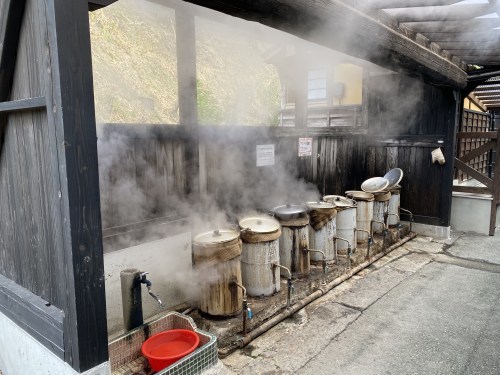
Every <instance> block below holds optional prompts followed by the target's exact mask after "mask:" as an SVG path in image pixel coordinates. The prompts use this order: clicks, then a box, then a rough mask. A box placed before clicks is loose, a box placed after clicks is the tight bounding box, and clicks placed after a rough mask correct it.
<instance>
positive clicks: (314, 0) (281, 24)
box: [188, 0, 466, 88]
mask: <svg viewBox="0 0 500 375" xmlns="http://www.w3.org/2000/svg"><path fill="white" fill-rule="evenodd" d="M188 2H190V3H193V4H197V5H200V6H203V7H206V8H210V9H214V10H216V11H220V12H223V13H226V14H229V15H232V16H236V17H240V18H243V19H246V20H249V21H256V22H260V23H262V24H264V25H267V26H270V27H273V28H276V29H279V30H282V31H285V32H287V33H290V34H293V35H296V36H298V37H299V38H302V39H305V40H308V41H311V42H314V43H317V44H321V45H323V46H326V47H328V48H332V49H334V50H337V51H339V52H343V53H346V54H348V55H350V56H354V57H357V58H361V59H364V60H367V61H370V62H372V63H375V64H378V65H381V66H383V67H386V68H390V69H393V70H398V71H411V72H419V73H420V74H422V75H423V76H424V77H426V78H427V79H428V80H429V81H432V82H434V83H439V84H443V85H449V86H453V87H460V88H461V87H464V86H465V84H466V74H465V72H464V71H463V70H461V69H460V67H459V66H457V65H455V64H454V63H452V62H451V61H449V60H447V59H445V58H444V57H442V56H441V55H440V54H438V53H435V52H433V51H431V50H429V49H428V48H426V47H424V46H422V45H420V44H418V43H416V42H415V41H413V40H411V39H409V38H407V37H405V36H404V35H402V34H401V33H399V32H397V31H395V30H393V29H391V28H390V27H388V26H386V25H384V24H382V23H380V22H378V21H377V20H375V19H373V18H371V17H370V16H368V15H366V14H363V13H362V12H360V11H359V10H357V9H355V8H352V7H350V6H348V5H346V4H345V3H343V2H341V1H339V0H330V1H327V2H325V1H322V0H309V1H303V0H267V1H264V0H259V1H255V0H217V1H214V0H188Z"/></svg>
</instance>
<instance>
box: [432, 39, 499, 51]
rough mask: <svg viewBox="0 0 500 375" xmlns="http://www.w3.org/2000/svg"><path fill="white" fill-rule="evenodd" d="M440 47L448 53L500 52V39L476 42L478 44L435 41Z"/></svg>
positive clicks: (457, 41)
mask: <svg viewBox="0 0 500 375" xmlns="http://www.w3.org/2000/svg"><path fill="white" fill-rule="evenodd" d="M435 42H436V43H437V44H439V46H440V47H441V48H443V49H446V50H448V51H455V50H457V51H462V50H469V51H483V50H487V51H489V50H500V48H499V45H500V38H497V39H490V40H487V41H481V42H479V41H476V42H462V41H459V40H454V41H448V42H445V41H441V42H437V41H435Z"/></svg>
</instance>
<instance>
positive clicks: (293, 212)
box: [273, 204, 311, 277]
mask: <svg viewBox="0 0 500 375" xmlns="http://www.w3.org/2000/svg"><path fill="white" fill-rule="evenodd" d="M273 213H274V216H275V217H276V218H277V219H278V220H279V222H280V224H281V226H282V235H281V237H280V239H279V252H280V263H281V265H282V266H284V267H286V268H288V269H289V270H290V272H291V273H292V274H293V275H294V276H296V277H304V276H307V275H309V273H310V270H311V269H310V255H309V254H310V253H309V251H305V250H306V249H308V248H309V230H308V224H309V217H308V216H307V208H306V207H305V206H304V205H292V204H287V205H282V206H278V207H275V208H274V209H273ZM280 273H281V275H282V276H285V277H286V276H287V272H286V271H285V270H284V269H280Z"/></svg>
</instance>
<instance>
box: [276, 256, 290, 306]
mask: <svg viewBox="0 0 500 375" xmlns="http://www.w3.org/2000/svg"><path fill="white" fill-rule="evenodd" d="M271 264H272V265H273V266H274V267H278V268H281V269H284V270H285V271H286V272H287V273H288V278H287V280H286V287H287V293H286V308H287V309H288V308H290V306H291V304H290V301H291V299H292V289H293V285H292V273H291V272H290V270H289V269H288V268H287V267H285V266H282V265H281V264H279V263H271Z"/></svg>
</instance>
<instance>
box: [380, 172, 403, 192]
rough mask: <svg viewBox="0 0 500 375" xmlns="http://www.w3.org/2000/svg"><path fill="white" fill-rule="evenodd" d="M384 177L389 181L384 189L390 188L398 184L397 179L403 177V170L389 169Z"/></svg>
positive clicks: (399, 179)
mask: <svg viewBox="0 0 500 375" xmlns="http://www.w3.org/2000/svg"><path fill="white" fill-rule="evenodd" d="M384 178H385V179H386V180H387V181H389V185H387V186H386V187H385V190H390V189H392V188H393V187H395V186H396V185H397V184H399V181H401V179H402V178H403V170H402V169H400V168H394V169H391V170H390V171H389V172H387V173H386V174H385V175H384Z"/></svg>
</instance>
